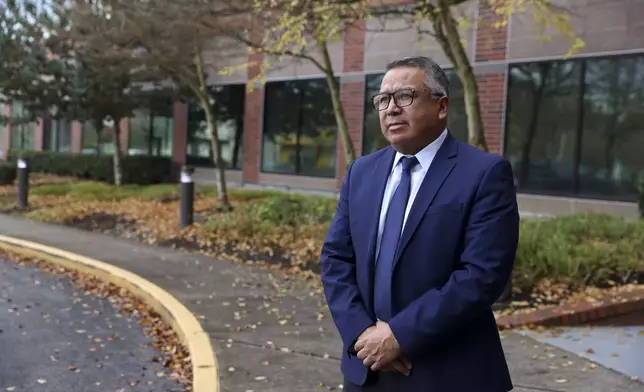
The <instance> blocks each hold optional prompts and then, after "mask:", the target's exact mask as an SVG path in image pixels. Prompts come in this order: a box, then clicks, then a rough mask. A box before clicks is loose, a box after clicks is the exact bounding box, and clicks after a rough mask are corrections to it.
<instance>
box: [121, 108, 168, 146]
mask: <svg viewBox="0 0 644 392" xmlns="http://www.w3.org/2000/svg"><path fill="white" fill-rule="evenodd" d="M129 120H130V134H129V137H128V143H129V146H128V154H129V155H154V156H172V137H173V133H174V132H173V131H174V102H172V100H170V99H165V98H160V97H151V98H150V101H149V103H148V105H147V106H146V107H142V108H139V109H136V110H135V111H134V116H133V117H131V118H130V119H129Z"/></svg>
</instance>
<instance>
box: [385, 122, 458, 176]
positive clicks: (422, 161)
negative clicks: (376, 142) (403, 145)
mask: <svg viewBox="0 0 644 392" xmlns="http://www.w3.org/2000/svg"><path fill="white" fill-rule="evenodd" d="M446 137H447V129H445V130H443V133H441V134H440V136H439V137H437V138H436V140H434V141H433V142H431V143H430V144H428V145H427V146H425V148H423V149H422V150H420V151H418V152H417V153H416V155H414V156H415V157H416V159H418V164H419V166H420V167H421V169H422V170H427V169H429V165H431V164H432V161H433V160H434V157H435V156H436V153H437V152H438V149H439V148H441V146H442V145H443V142H444V141H445V138H446ZM405 156H411V155H404V154H401V153H399V152H398V151H396V157H395V158H394V165H393V166H392V168H391V170H392V171H393V170H394V169H395V168H396V166H397V165H398V162H400V160H401V159H402V157H405Z"/></svg>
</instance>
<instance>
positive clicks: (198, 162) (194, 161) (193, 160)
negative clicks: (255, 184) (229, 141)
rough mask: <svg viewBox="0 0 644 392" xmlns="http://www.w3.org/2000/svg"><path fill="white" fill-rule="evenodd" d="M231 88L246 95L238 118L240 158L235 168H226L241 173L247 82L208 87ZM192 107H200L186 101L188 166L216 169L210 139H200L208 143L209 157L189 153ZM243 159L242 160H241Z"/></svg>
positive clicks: (209, 87) (191, 100)
mask: <svg viewBox="0 0 644 392" xmlns="http://www.w3.org/2000/svg"><path fill="white" fill-rule="evenodd" d="M229 86H236V87H239V88H241V89H242V90H243V92H244V94H243V96H242V99H241V105H240V109H241V110H240V111H239V113H238V114H239V116H238V117H237V118H236V125H237V129H238V130H239V133H240V135H241V145H240V146H239V152H240V154H239V156H238V162H237V163H236V164H235V165H234V166H226V170H227V171H238V172H241V171H243V169H244V159H243V158H244V131H245V129H244V117H245V113H246V96H247V91H246V83H245V82H234V83H220V84H211V85H209V86H208V89H211V88H216V87H224V88H225V87H229ZM190 105H198V104H197V103H196V102H194V100H193V99H190V100H188V101H186V106H187V116H186V164H188V165H190V166H195V167H199V168H209V169H214V168H215V167H216V165H215V160H214V152H213V151H212V144H211V143H212V141H211V140H210V138H207V139H204V138H198V139H199V140H200V141H202V142H203V141H205V142H208V143H209V145H208V151H209V157H201V156H198V155H191V154H189V153H188V147H189V144H190V143H189V133H190V129H189V127H190ZM239 158H241V159H239Z"/></svg>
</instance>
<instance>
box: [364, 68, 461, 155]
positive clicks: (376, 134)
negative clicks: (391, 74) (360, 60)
mask: <svg viewBox="0 0 644 392" xmlns="http://www.w3.org/2000/svg"><path fill="white" fill-rule="evenodd" d="M445 73H446V74H447V77H448V78H449V84H450V91H449V95H450V105H449V115H448V119H447V128H448V129H449V131H450V132H451V133H452V135H453V136H454V137H456V138H457V139H459V140H462V141H465V142H466V141H467V117H466V116H465V98H464V95H463V94H464V92H463V85H462V84H461V81H460V79H459V78H458V76H457V75H456V72H454V71H453V70H451V69H448V70H445ZM384 76H385V74H384V73H381V74H373V75H367V78H366V84H365V102H364V130H363V142H362V154H363V155H366V154H369V153H372V152H374V151H377V150H379V149H381V148H384V147H387V146H388V145H389V143H388V142H387V140H386V139H385V137H384V136H383V135H382V132H381V130H380V119H379V117H378V111H377V110H376V109H375V108H374V106H373V103H372V102H371V96H373V95H374V94H377V93H378V91H380V83H381V82H382V78H383V77H384Z"/></svg>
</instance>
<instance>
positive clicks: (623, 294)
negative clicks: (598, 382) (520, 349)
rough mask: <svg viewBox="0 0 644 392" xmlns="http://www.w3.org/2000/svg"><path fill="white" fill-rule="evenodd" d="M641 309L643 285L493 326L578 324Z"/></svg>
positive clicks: (502, 319) (507, 318)
mask: <svg viewBox="0 0 644 392" xmlns="http://www.w3.org/2000/svg"><path fill="white" fill-rule="evenodd" d="M641 309H644V285H643V286H636V287H634V288H633V289H631V290H628V291H627V290H624V291H618V292H615V293H607V294H606V295H603V296H601V297H599V298H595V299H594V300H593V301H580V302H571V303H567V304H563V305H560V306H554V307H550V308H544V309H538V310H533V311H530V312H526V313H515V314H511V315H503V316H500V317H498V318H497V319H496V325H497V326H498V328H499V329H502V330H503V329H510V328H520V327H531V326H538V325H540V326H547V327H555V326H563V325H580V324H586V323H589V322H591V321H597V320H601V319H604V318H607V317H612V316H620V315H624V314H627V313H631V312H635V311H637V310H641Z"/></svg>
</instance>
